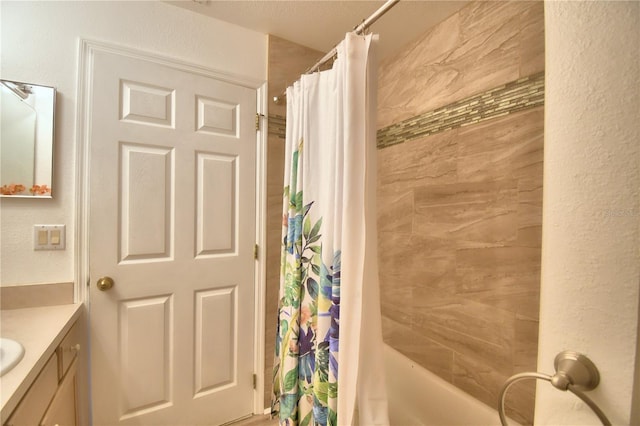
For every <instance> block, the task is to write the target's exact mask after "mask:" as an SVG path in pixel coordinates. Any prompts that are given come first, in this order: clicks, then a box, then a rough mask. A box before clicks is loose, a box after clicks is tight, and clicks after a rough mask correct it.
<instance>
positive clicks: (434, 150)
mask: <svg viewBox="0 0 640 426" xmlns="http://www.w3.org/2000/svg"><path fill="white" fill-rule="evenodd" d="M543 21H544V15H543V3H542V2H474V3H470V4H469V5H467V6H465V7H464V8H462V9H461V10H460V11H459V12H458V13H456V14H455V15H453V16H451V17H450V18H448V19H447V20H445V21H444V22H442V23H441V24H439V25H438V26H437V27H435V28H434V29H432V30H430V31H429V32H427V33H426V34H425V35H424V36H422V37H421V38H420V39H418V40H416V41H415V42H413V43H411V44H409V45H408V46H407V47H406V49H404V50H402V51H401V52H399V53H398V54H397V55H396V56H395V57H392V58H389V59H387V60H385V61H384V62H383V63H382V64H381V67H380V73H379V75H380V80H379V99H378V127H379V128H382V127H386V126H389V125H391V124H395V123H398V122H399V121H401V120H405V119H407V118H411V117H414V116H416V115H418V114H421V113H424V112H427V111H431V110H434V109H437V108H440V107H443V106H446V105H449V104H451V103H453V102H455V101H458V100H461V99H463V98H467V97H469V96H471V95H475V94H477V93H480V92H484V91H487V90H489V89H493V88H495V87H497V86H500V85H503V84H505V83H507V82H510V81H513V80H517V79H519V78H522V77H525V76H529V75H532V74H535V73H539V72H541V71H543V70H544V22H543ZM543 122H544V110H543V107H538V108H532V109H528V110H524V111H520V112H515V113H512V114H509V115H505V116H503V117H500V118H494V119H490V120H487V121H484V122H481V123H478V124H473V125H470V126H466V127H461V128H458V129H453V130H448V131H444V132H442V133H438V134H435V135H432V136H427V137H423V138H418V139H414V140H411V141H408V142H404V143H401V144H398V145H393V146H391V147H388V148H383V149H380V150H379V151H378V158H379V170H378V174H379V176H378V182H379V184H378V197H379V198H378V209H379V222H378V228H379V253H380V255H379V256H380V282H381V291H382V312H383V328H384V337H385V341H386V342H387V343H388V344H389V345H391V346H392V347H394V348H395V349H397V350H399V351H400V352H402V353H404V354H405V355H407V356H408V357H409V358H411V359H412V360H414V361H415V362H417V363H419V364H421V365H423V366H424V367H426V368H428V369H429V370H431V371H433V372H434V373H436V374H438V375H439V376H440V377H442V378H444V379H445V380H447V381H449V382H451V383H453V384H454V385H456V386H458V387H459V388H461V389H462V390H464V391H466V392H468V393H469V394H471V395H472V396H474V397H476V398H477V399H479V400H481V401H483V402H485V403H486V404H488V405H490V406H492V407H496V401H497V398H498V393H499V390H500V387H501V385H502V383H503V382H504V381H505V380H506V379H507V378H508V377H509V376H511V375H512V374H514V373H517V372H522V371H534V370H535V369H536V356H537V340H538V335H537V332H538V311H539V291H540V256H541V229H542V228H541V224H542V166H543ZM510 400H511V401H514V402H513V403H511V404H509V405H510V410H509V413H510V415H511V416H512V417H513V418H514V419H516V420H518V421H520V422H522V423H531V422H532V420H533V403H534V384H533V383H531V382H530V383H528V384H526V385H523V386H521V385H516V386H514V387H513V389H512V391H511V392H510Z"/></svg>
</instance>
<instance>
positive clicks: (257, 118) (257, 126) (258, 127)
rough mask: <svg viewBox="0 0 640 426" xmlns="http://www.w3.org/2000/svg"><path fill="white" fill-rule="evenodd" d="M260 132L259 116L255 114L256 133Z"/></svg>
mask: <svg viewBox="0 0 640 426" xmlns="http://www.w3.org/2000/svg"><path fill="white" fill-rule="evenodd" d="M258 130H260V114H258V113H257V112H256V131H258Z"/></svg>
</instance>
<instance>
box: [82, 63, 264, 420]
mask: <svg viewBox="0 0 640 426" xmlns="http://www.w3.org/2000/svg"><path fill="white" fill-rule="evenodd" d="M92 61H93V62H92V68H93V77H92V81H91V83H90V88H91V97H90V111H91V113H90V123H89V129H90V144H89V145H90V148H89V165H90V169H89V180H90V195H89V198H90V202H89V208H90V213H89V217H90V224H89V226H90V230H89V235H90V237H89V238H90V273H91V290H90V303H91V305H90V312H91V314H90V315H91V362H92V367H91V374H92V401H93V420H94V424H96V425H117V424H136V425H152V424H157V425H187V424H210V425H216V424H221V423H225V422H228V421H231V420H234V419H238V418H240V417H243V416H246V415H249V414H251V412H252V408H253V383H252V382H253V381H252V378H253V358H254V354H253V352H254V330H253V326H254V259H253V246H254V242H255V215H256V208H255V188H256V184H255V180H256V171H255V169H256V166H255V164H256V132H255V128H254V117H255V113H256V90H255V89H251V88H246V87H242V86H238V85H234V84H230V83H226V82H222V81H219V80H216V79H213V78H211V77H206V76H203V75H201V74H195V73H191V72H188V71H185V70H180V69H177V68H173V67H171V66H168V65H162V64H158V63H154V62H152V61H147V60H143V59H139V58H132V57H128V56H121V55H117V54H115V53H108V52H104V51H97V52H95V54H94V56H93V57H92ZM101 277H111V278H112V279H113V281H114V282H115V285H114V286H113V288H111V289H110V290H107V291H101V290H99V289H98V288H97V286H96V282H97V280H98V279H99V278H101Z"/></svg>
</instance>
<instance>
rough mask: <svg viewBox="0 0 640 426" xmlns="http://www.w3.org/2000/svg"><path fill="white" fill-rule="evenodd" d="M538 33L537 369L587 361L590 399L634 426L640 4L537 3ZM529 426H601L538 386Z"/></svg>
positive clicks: (638, 386)
mask: <svg viewBox="0 0 640 426" xmlns="http://www.w3.org/2000/svg"><path fill="white" fill-rule="evenodd" d="M545 27H546V42H547V89H548V90H547V96H546V106H545V108H546V113H547V114H546V117H545V160H544V175H545V177H544V179H545V191H544V192H545V194H544V209H543V218H544V220H543V223H544V233H543V234H544V239H543V248H544V250H543V256H542V287H541V290H542V291H541V294H540V352H539V357H538V364H539V367H538V368H539V369H540V370H545V371H548V370H550V369H551V368H552V366H553V359H554V357H555V355H556V354H557V353H558V352H560V351H562V350H565V349H570V350H575V351H579V352H582V353H584V354H586V355H587V356H588V357H589V358H590V359H591V360H592V361H593V362H594V363H595V364H596V366H597V367H598V369H599V371H600V385H599V386H598V388H597V389H595V390H594V391H592V392H589V396H590V397H591V398H593V399H594V401H595V402H596V403H597V404H598V405H599V406H600V408H601V409H602V410H603V411H604V412H605V414H607V416H608V417H609V420H610V421H611V423H613V424H620V425H638V424H640V413H639V410H640V405H639V404H638V401H637V398H638V394H639V392H640V382H636V383H635V384H634V367H635V368H639V367H640V365H639V364H638V356H639V354H638V352H637V347H638V346H637V343H636V340H637V339H638V332H637V329H638V326H639V323H638V317H639V310H638V296H639V293H640V262H638V254H639V253H640V226H639V225H640V144H639V141H640V126H638V121H639V119H640V86H639V85H638V82H639V81H640V61H639V59H638V58H639V56H638V53H639V50H638V46H640V3H638V2H635V1H634V2H545ZM636 374H637V372H636ZM636 377H637V376H636ZM634 387H635V389H634ZM634 394H635V397H636V400H635V401H634V400H633V398H632V396H633V395H634ZM536 424H540V425H576V424H579V425H595V424H600V422H598V420H597V418H596V417H595V416H594V415H593V414H592V413H591V412H590V410H589V409H588V408H586V407H580V406H579V405H578V404H576V399H575V398H571V395H567V396H566V397H565V395H564V394H562V393H561V395H558V392H557V391H554V389H553V388H551V387H548V386H542V385H541V386H539V387H538V392H537V395H536Z"/></svg>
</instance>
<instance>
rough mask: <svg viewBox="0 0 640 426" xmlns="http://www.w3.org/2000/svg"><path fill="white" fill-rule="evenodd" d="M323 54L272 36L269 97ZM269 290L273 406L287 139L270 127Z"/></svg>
mask: <svg viewBox="0 0 640 426" xmlns="http://www.w3.org/2000/svg"><path fill="white" fill-rule="evenodd" d="M322 56H323V53H322V52H318V51H317V50H313V49H309V48H308V47H304V46H300V45H299V44H296V43H293V42H290V41H287V40H284V39H281V38H279V37H275V36H272V35H270V36H269V51H268V58H269V59H268V63H269V67H268V77H267V78H268V86H269V97H270V98H272V97H273V96H279V95H281V94H282V93H283V92H284V90H285V89H286V87H287V86H290V85H291V84H293V82H294V81H296V80H297V79H298V78H299V77H300V74H301V73H303V72H304V71H305V70H306V69H307V68H309V67H310V66H311V65H313V64H314V63H315V62H316V61H317V60H318V59H320V58H321V57H322ZM286 112H287V110H286V102H282V103H280V104H275V103H273V102H272V101H270V102H269V116H270V117H271V116H273V115H279V116H285V115H286ZM267 144H268V147H267V162H268V164H267V250H266V256H267V291H266V304H267V306H266V328H265V359H264V366H265V378H264V383H265V391H264V401H265V402H264V403H265V407H269V406H270V405H271V386H272V383H273V382H272V376H273V373H272V370H273V355H274V350H275V347H274V345H275V336H276V321H277V318H276V317H277V314H278V290H279V287H280V242H281V240H282V190H283V187H284V148H285V145H284V139H282V138H280V137H278V136H276V135H275V134H273V132H272V129H271V128H270V130H269V137H268V140H267Z"/></svg>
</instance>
